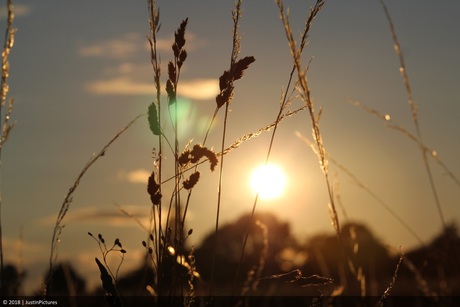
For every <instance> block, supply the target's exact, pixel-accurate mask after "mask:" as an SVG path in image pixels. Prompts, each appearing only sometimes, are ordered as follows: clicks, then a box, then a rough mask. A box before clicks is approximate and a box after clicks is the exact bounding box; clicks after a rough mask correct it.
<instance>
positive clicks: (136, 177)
mask: <svg viewBox="0 0 460 307" xmlns="http://www.w3.org/2000/svg"><path fill="white" fill-rule="evenodd" d="M150 174H151V172H149V171H148V170H145V169H136V170H133V171H129V172H125V171H120V172H119V173H118V179H120V180H122V181H127V182H130V183H140V184H147V181H148V179H149V177H150Z"/></svg>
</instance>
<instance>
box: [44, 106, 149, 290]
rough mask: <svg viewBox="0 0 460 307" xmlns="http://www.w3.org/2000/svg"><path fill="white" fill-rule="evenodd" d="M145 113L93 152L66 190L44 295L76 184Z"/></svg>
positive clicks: (54, 234) (56, 229) (51, 273)
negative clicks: (95, 152)
mask: <svg viewBox="0 0 460 307" xmlns="http://www.w3.org/2000/svg"><path fill="white" fill-rule="evenodd" d="M145 115H146V114H140V115H138V116H136V117H135V118H134V119H133V120H131V121H130V122H129V123H128V124H127V125H126V126H125V127H123V128H122V129H121V130H120V131H119V132H118V133H117V134H116V135H115V136H114V137H113V138H112V139H111V140H110V141H109V142H108V143H107V144H106V145H105V146H104V147H103V148H102V149H101V150H100V151H99V153H97V154H94V155H93V157H92V158H91V159H90V160H89V161H88V162H87V163H86V165H85V166H84V167H83V169H82V170H81V171H80V173H79V174H78V176H77V179H76V180H75V181H74V183H73V184H72V186H71V187H70V188H69V191H68V192H67V194H66V196H65V197H64V201H63V202H62V205H61V208H60V210H59V213H58V216H57V218H56V223H55V225H54V230H53V236H52V238H51V250H50V258H49V273H48V277H47V279H46V284H45V288H44V296H46V295H47V292H49V287H50V284H51V280H52V277H53V269H54V264H55V263H56V261H57V257H58V247H59V243H60V241H61V239H60V237H61V233H62V229H63V228H64V226H65V225H64V224H63V220H64V217H65V216H66V214H67V211H68V210H69V208H70V204H71V203H72V201H73V194H74V193H75V191H76V190H77V188H78V186H79V185H80V181H81V179H82V178H83V176H84V175H85V174H86V173H87V172H88V170H89V169H90V168H91V166H93V165H94V163H96V162H97V160H99V158H101V157H103V156H105V154H106V152H107V150H108V149H109V147H110V146H111V145H112V144H113V143H114V142H115V141H116V140H117V139H118V138H119V137H120V136H121V135H122V134H123V133H124V132H125V131H126V130H128V128H129V127H131V126H132V125H133V124H134V123H135V122H136V121H137V120H138V119H139V118H141V117H142V116H145Z"/></svg>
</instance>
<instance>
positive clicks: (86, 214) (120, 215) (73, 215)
mask: <svg viewBox="0 0 460 307" xmlns="http://www.w3.org/2000/svg"><path fill="white" fill-rule="evenodd" d="M122 209H123V211H125V212H127V213H128V214H129V216H128V215H126V214H125V213H124V212H122V210H120V209H119V208H117V207H115V206H113V207H107V206H99V207H98V206H88V207H80V208H76V209H74V210H71V211H69V212H68V213H67V215H66V218H65V223H70V222H79V223H80V222H85V223H96V224H99V225H101V224H104V225H110V226H115V227H140V226H139V224H138V223H140V224H142V226H143V227H144V228H145V227H148V225H149V221H148V216H149V210H150V208H149V206H139V205H124V206H123V207H122ZM39 223H40V224H41V225H46V226H48V225H54V224H55V223H56V216H55V215H50V216H47V217H44V218H42V219H40V220H39Z"/></svg>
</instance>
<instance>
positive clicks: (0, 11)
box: [0, 4, 32, 19]
mask: <svg viewBox="0 0 460 307" xmlns="http://www.w3.org/2000/svg"><path fill="white" fill-rule="evenodd" d="M31 11H32V8H31V7H30V6H28V5H24V4H14V5H13V12H14V16H16V17H22V16H27V15H29V14H30V12H31ZM7 16H8V11H7V9H6V6H2V7H1V8H0V19H5V18H6V17H7Z"/></svg>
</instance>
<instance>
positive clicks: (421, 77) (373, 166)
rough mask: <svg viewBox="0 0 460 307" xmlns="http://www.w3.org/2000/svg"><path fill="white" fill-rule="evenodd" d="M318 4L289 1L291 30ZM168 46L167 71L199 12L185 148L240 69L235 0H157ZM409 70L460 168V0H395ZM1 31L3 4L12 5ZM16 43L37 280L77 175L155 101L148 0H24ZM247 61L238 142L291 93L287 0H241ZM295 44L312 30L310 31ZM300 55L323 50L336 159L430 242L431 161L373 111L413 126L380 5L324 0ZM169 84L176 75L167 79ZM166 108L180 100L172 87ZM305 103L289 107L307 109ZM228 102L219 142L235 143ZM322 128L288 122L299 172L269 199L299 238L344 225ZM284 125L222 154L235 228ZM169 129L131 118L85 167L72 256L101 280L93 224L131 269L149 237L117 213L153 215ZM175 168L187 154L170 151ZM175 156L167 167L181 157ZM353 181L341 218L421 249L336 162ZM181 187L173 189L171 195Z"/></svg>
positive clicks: (17, 155)
mask: <svg viewBox="0 0 460 307" xmlns="http://www.w3.org/2000/svg"><path fill="white" fill-rule="evenodd" d="M313 4H314V3H313V2H311V1H285V7H290V17H289V18H290V21H291V26H292V28H293V29H294V35H297V34H298V33H299V31H301V30H302V29H303V25H304V21H305V18H306V16H307V14H308V9H309V6H310V5H313ZM157 5H158V6H159V8H160V22H161V29H160V32H159V34H158V47H159V51H160V53H161V61H162V68H163V71H164V72H166V64H167V62H168V61H169V60H171V59H172V52H171V47H170V46H171V44H172V42H173V37H174V36H173V33H174V31H175V30H176V29H177V27H178V26H179V24H180V22H181V21H182V20H183V19H184V18H187V17H188V18H189V23H188V26H187V30H186V40H187V41H186V45H185V48H186V50H187V51H188V58H187V60H186V62H185V64H184V66H183V70H182V72H181V80H180V85H179V104H180V109H181V113H180V114H179V115H180V117H181V118H180V120H181V127H182V129H181V131H180V137H179V142H180V147H181V148H184V147H185V145H186V144H187V143H188V142H189V141H190V140H191V139H193V141H192V143H200V142H201V141H202V139H203V137H204V132H205V129H206V127H207V125H208V124H209V121H210V118H211V116H212V113H213V112H214V109H215V99H214V98H215V95H216V91H217V88H218V78H219V76H220V75H221V74H222V73H223V71H224V70H226V69H228V66H229V63H230V51H231V42H232V37H231V35H232V20H231V10H232V8H233V6H234V2H233V1H211V0H202V1H158V2H157ZM387 6H388V9H389V11H390V14H391V17H392V19H393V22H394V25H395V28H396V33H397V36H398V40H399V42H400V44H401V48H402V52H403V55H404V59H405V62H406V66H407V74H408V77H409V81H410V84H411V87H412V91H413V96H414V100H415V102H416V104H417V105H418V107H419V113H418V120H419V124H420V128H421V132H422V135H423V140H424V142H425V145H426V146H428V147H429V148H432V149H434V150H436V152H437V154H438V157H439V158H440V159H441V160H442V161H443V163H444V164H445V165H446V166H447V167H448V169H449V171H451V172H452V173H453V174H455V175H456V176H460V160H459V159H458V157H459V156H460V137H459V135H460V122H459V120H458V119H459V118H460V101H459V99H460V98H459V97H460V95H459V94H460V89H459V87H458V71H459V70H460V58H459V56H458V54H460V39H459V38H458V29H459V28H460V20H459V19H458V17H457V15H458V14H457V13H458V12H459V11H460V3H458V2H455V1H445V2H444V3H443V4H442V5H438V4H436V3H434V2H432V1H415V0H407V1H395V0H392V1H387ZM1 9H2V11H1V13H0V22H1V28H0V33H4V29H5V24H6V18H5V5H4V4H2V5H1ZM15 11H16V19H15V21H14V27H15V28H17V29H18V30H17V34H16V41H15V45H14V47H13V50H12V53H11V56H10V78H9V81H8V83H9V86H10V93H9V97H12V98H14V99H15V105H14V109H13V114H12V118H13V120H14V121H16V125H15V127H14V129H13V131H12V132H11V135H10V138H9V139H8V141H7V143H6V144H5V146H4V148H3V152H2V157H1V158H2V161H1V162H2V164H1V166H2V169H1V192H2V212H1V213H2V228H3V242H4V253H5V260H6V262H9V263H13V264H17V263H18V259H19V261H20V262H22V263H23V264H22V265H23V266H24V269H25V270H26V271H27V272H28V279H27V287H28V288H27V289H36V288H37V287H38V285H39V283H40V279H41V277H42V276H43V274H44V273H45V271H46V270H47V263H48V258H49V251H50V242H51V236H52V231H53V227H54V224H55V221H56V217H57V213H58V212H59V209H60V206H61V204H62V201H63V199H64V196H65V194H66V193H67V191H68V189H69V188H70V186H71V185H72V184H73V182H74V180H75V179H76V177H77V175H78V173H79V172H80V170H81V169H82V168H83V167H84V165H85V164H86V163H87V161H88V160H89V159H90V158H91V157H92V156H93V154H95V153H97V152H99V151H100V150H101V148H102V147H103V146H104V145H105V144H106V143H107V142H108V141H109V140H110V139H111V138H112V137H113V136H114V135H115V134H116V133H117V132H118V131H119V130H120V129H121V128H122V127H124V126H125V125H126V124H127V123H128V122H129V121H131V120H132V119H133V118H134V117H136V116H137V115H139V114H142V113H145V112H146V110H147V107H148V105H149V104H150V103H151V102H152V101H153V97H154V87H153V71H152V67H151V64H150V58H149V56H150V54H149V49H148V44H147V40H146V35H148V30H149V28H148V14H147V4H146V2H145V1H129V2H128V1H96V2H94V1H88V0H82V1H78V2H72V1H46V2H40V3H38V2H36V1H30V0H29V1H26V0H24V1H21V2H18V3H17V4H15ZM239 31H240V34H241V35H242V42H241V53H240V56H241V57H243V56H254V57H255V59H256V61H255V62H254V63H253V64H252V65H251V66H250V67H249V69H248V70H247V71H246V72H245V75H244V77H243V78H242V79H241V80H239V81H237V82H236V84H235V85H236V90H235V97H234V100H233V102H232V104H231V106H230V113H229V114H228V131H227V136H226V144H227V145H230V144H231V143H232V142H233V141H234V140H236V139H237V138H239V137H240V136H242V135H244V134H246V133H249V132H254V131H257V130H258V129H259V128H261V127H264V126H266V125H268V124H270V123H271V122H273V121H274V120H275V118H276V115H277V111H278V107H279V98H280V96H281V93H282V90H283V89H285V88H286V84H287V80H288V77H289V73H290V71H291V68H292V59H291V57H290V53H289V49H288V44H287V41H286V38H285V33H284V29H283V27H282V24H281V22H280V20H279V12H278V8H277V6H276V5H275V3H274V2H273V1H265V2H263V3H262V1H247V2H243V17H242V20H241V24H240V27H239ZM296 37H297V38H298V35H297V36H296ZM302 61H303V62H302V63H303V65H304V66H305V67H306V65H307V64H308V63H309V61H311V64H310V68H309V70H308V80H309V86H310V90H311V95H312V98H313V101H314V103H315V106H316V110H318V109H319V108H320V107H321V108H322V115H321V122H320V127H321V131H322V134H323V139H324V145H325V148H326V150H327V151H328V152H329V154H330V155H331V157H333V158H334V159H335V160H336V161H338V162H339V163H340V164H341V165H343V166H345V167H346V169H347V170H348V171H349V172H351V173H352V174H353V175H354V176H355V177H356V178H358V179H359V180H360V182H362V183H363V184H365V185H366V186H367V187H368V188H369V190H371V191H372V192H373V193H375V194H376V195H378V196H379V197H380V198H381V199H382V200H383V201H384V202H385V203H386V204H388V206H389V207H390V208H391V210H393V211H394V212H395V213H396V214H397V215H398V217H399V218H400V219H402V220H404V221H405V222H406V223H407V224H408V225H409V226H410V227H411V228H412V229H413V230H414V231H415V232H416V233H417V235H418V236H419V237H420V238H421V239H422V240H423V241H424V242H429V240H430V239H432V238H433V236H435V235H436V234H437V233H439V231H440V230H441V227H442V224H441V221H440V218H439V215H438V212H437V209H436V206H435V204H434V201H433V195H432V193H431V191H430V186H429V182H428V178H427V175H426V171H425V167H424V164H423V159H422V155H421V153H420V150H419V148H418V147H417V145H416V144H415V143H413V142H412V141H410V140H409V139H408V138H407V137H406V136H405V135H403V134H401V133H399V132H397V131H394V130H391V129H388V128H386V127H385V125H384V123H383V122H382V121H381V120H379V119H377V118H376V117H374V116H372V115H371V114H369V113H366V112H364V111H363V110H361V109H359V108H357V107H355V106H353V105H351V104H350V103H348V102H349V101H359V102H360V103H362V104H363V105H365V106H367V107H370V108H373V109H375V110H378V111H379V112H381V113H382V114H388V115H390V116H391V120H392V123H395V124H397V125H401V126H402V127H404V128H405V129H407V131H409V132H411V133H415V130H414V124H413V122H412V117H411V111H410V109H409V107H408V104H407V94H406V91H405V88H404V84H403V81H402V79H401V76H400V74H399V61H398V58H397V56H396V55H395V53H394V50H393V41H392V38H391V32H390V31H389V26H388V22H387V20H386V18H385V14H384V12H383V9H382V7H381V6H380V4H379V1H357V0H349V1H326V3H325V5H324V8H323V10H322V11H321V12H320V13H319V15H318V17H317V19H316V20H315V21H314V23H313V28H312V30H311V32H310V36H309V43H308V46H307V48H306V50H305V52H304V54H303V58H302ZM165 81H166V80H165V79H164V78H163V82H165ZM162 99H163V100H162V101H163V103H166V99H165V97H164V96H163V98H162ZM302 104H303V103H302V101H300V100H298V99H297V100H295V101H293V102H292V104H291V107H290V108H291V110H294V109H296V108H298V107H300V106H302ZM222 122H223V110H221V112H220V113H219V115H218V118H217V121H216V123H215V125H214V126H213V128H212V129H211V134H210V138H209V140H208V143H207V145H208V146H210V147H213V148H214V150H216V151H217V150H218V148H220V140H221V136H222V127H223V124H222ZM299 133H300V134H301V135H303V136H304V137H307V138H309V139H311V123H310V121H309V118H308V114H307V113H305V112H304V113H299V114H297V115H295V116H293V117H290V118H287V119H286V120H284V121H283V122H282V123H281V124H280V127H279V130H278V132H277V135H276V138H275V143H274V148H273V153H272V156H271V159H270V161H271V162H272V163H276V164H277V165H279V166H280V167H281V168H282V169H283V170H284V171H285V173H286V180H287V183H286V191H285V193H284V194H283V195H282V196H281V197H280V198H278V199H274V200H264V201H259V203H258V205H257V206H258V207H257V211H259V210H260V211H270V212H273V213H274V214H276V215H277V217H278V218H279V219H281V220H283V221H286V222H289V223H290V225H291V230H292V233H293V234H294V235H296V236H297V237H298V239H299V241H300V242H304V241H305V240H307V239H308V238H309V237H311V236H313V235H315V234H318V233H321V232H332V231H333V228H332V226H331V221H330V218H329V212H328V202H329V201H328V197H327V190H326V185H325V180H324V176H322V173H321V170H320V168H319V164H318V160H317V158H316V157H315V155H314V153H313V152H312V151H311V150H310V149H309V147H308V145H306V144H305V142H303V141H302V139H301V138H299V137H298V134H299ZM269 137H270V134H269V133H264V134H263V135H261V136H259V137H258V138H254V139H251V140H250V141H247V142H245V143H243V144H242V145H241V146H240V148H238V149H237V150H234V151H232V152H231V153H230V154H229V155H228V156H226V157H225V168H224V176H223V182H224V188H223V190H222V207H221V216H220V223H221V224H225V223H228V222H232V221H235V219H237V218H238V217H239V216H240V215H242V214H244V213H249V212H250V211H251V209H252V204H253V200H254V196H255V195H254V192H253V191H251V189H250V185H249V178H250V174H251V171H252V170H253V169H254V168H255V167H256V166H257V165H259V164H261V163H263V162H264V159H265V156H266V153H267V149H268V143H269ZM157 146H158V145H157V139H156V138H155V137H154V136H153V135H152V133H151V131H150V130H149V128H148V123H147V119H146V117H142V118H140V119H139V120H138V121H137V122H136V123H135V124H134V125H133V126H132V127H130V128H129V129H128V130H127V131H126V132H125V133H124V134H123V135H122V136H121V137H120V138H119V139H118V140H117V141H116V142H115V143H114V144H113V145H112V146H111V147H110V148H109V150H108V151H107V153H106V155H105V156H104V157H103V158H101V159H100V160H99V161H98V162H97V163H96V164H95V165H94V166H93V167H92V168H91V169H90V170H89V171H88V173H87V174H86V175H85V177H84V178H83V179H82V181H81V184H80V185H79V187H78V189H77V191H76V192H75V194H74V197H73V202H72V203H71V207H70V209H69V212H68V214H67V216H66V217H65V219H64V224H65V225H66V226H65V228H64V229H63V231H62V235H61V244H60V247H59V258H58V259H59V260H68V261H71V262H72V263H74V264H76V266H77V267H78V268H79V272H80V273H82V274H84V276H86V277H88V278H90V279H91V278H92V280H97V278H98V273H97V267H96V265H95V263H94V257H96V256H100V254H99V253H100V251H99V250H98V247H97V244H96V242H94V241H93V240H92V239H91V238H90V237H89V236H88V235H87V232H88V231H90V232H92V233H101V234H103V235H104V237H105V238H106V239H107V240H108V241H111V240H114V239H115V238H119V239H120V241H121V242H122V243H123V244H124V247H125V249H127V251H128V253H127V256H126V260H125V265H124V266H123V268H124V269H125V270H126V271H127V270H129V269H130V268H132V267H133V266H135V265H136V264H137V263H138V261H139V259H140V258H141V257H142V254H143V247H142V246H141V242H142V240H144V239H145V237H146V234H145V232H144V231H143V230H142V229H141V228H140V227H139V226H138V225H137V224H136V222H135V221H133V220H132V219H130V218H127V217H125V216H123V214H122V213H121V212H120V209H119V208H118V207H117V206H119V207H121V208H123V209H124V210H125V211H127V212H129V213H130V214H132V215H134V216H136V217H137V218H139V219H140V220H141V221H145V220H146V218H147V216H148V212H149V209H150V200H149V196H148V194H147V192H146V180H147V177H148V174H149V173H150V172H151V171H152V169H153V158H152V149H153V148H155V147H157ZM165 159H166V161H171V160H172V154H171V153H170V152H169V153H167V154H165ZM168 159H169V160H168ZM429 163H430V166H431V168H432V172H433V177H434V179H435V183H436V187H437V188H438V193H439V199H440V203H441V206H442V210H443V213H444V217H445V220H446V222H447V223H454V222H455V223H457V224H458V223H459V221H460V210H459V209H458V203H459V201H460V196H459V188H460V187H459V186H458V185H457V184H456V183H455V182H454V181H453V180H452V179H451V178H450V177H449V176H447V175H446V172H445V170H443V169H442V168H441V167H439V164H437V163H436V161H435V160H434V159H430V160H429ZM330 168H331V169H330V171H331V178H332V180H333V181H334V183H335V185H336V186H338V187H339V191H340V192H339V195H340V199H341V204H342V206H340V207H339V208H338V210H339V218H340V219H341V220H342V221H345V217H344V213H343V209H342V207H343V208H344V210H345V213H346V216H347V217H348V220H351V221H357V222H361V223H365V224H366V225H368V226H369V227H370V228H371V229H372V231H373V232H374V234H375V235H376V237H377V238H379V239H380V240H381V241H382V242H384V243H385V244H386V245H387V246H388V247H389V249H393V250H396V249H397V248H399V246H401V247H402V248H403V250H404V249H406V250H407V249H409V248H412V247H414V246H417V245H418V244H419V242H418V240H417V239H416V238H414V236H413V235H412V234H411V233H410V232H408V231H407V230H406V228H404V226H402V225H401V224H400V223H399V222H398V220H397V219H395V218H394V217H393V216H392V215H391V214H390V213H389V212H388V210H386V209H385V208H384V207H383V206H382V205H381V204H380V203H379V202H378V201H376V200H375V199H374V198H372V197H371V196H370V195H369V193H368V192H367V191H365V190H364V189H363V188H361V187H360V186H359V185H358V184H357V183H356V181H354V180H353V179H352V178H351V177H350V176H349V175H347V173H346V172H344V171H343V170H341V169H340V168H338V167H337V166H336V165H334V164H333V163H331V166H330ZM217 183H218V176H217V172H214V173H211V172H210V171H209V170H207V169H205V168H203V169H202V178H201V179H200V182H199V184H198V186H197V188H196V190H195V192H194V195H193V199H192V203H191V205H190V208H189V216H188V217H189V220H188V222H187V227H189V228H193V230H194V233H193V234H192V236H191V237H190V238H189V239H188V242H189V244H190V245H194V246H199V242H200V240H201V239H202V238H203V237H204V236H205V235H207V234H208V233H209V232H211V231H212V229H213V228H214V225H215V216H216V202H217ZM166 193H167V191H166Z"/></svg>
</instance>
